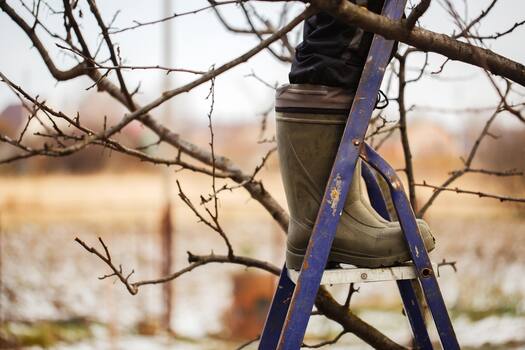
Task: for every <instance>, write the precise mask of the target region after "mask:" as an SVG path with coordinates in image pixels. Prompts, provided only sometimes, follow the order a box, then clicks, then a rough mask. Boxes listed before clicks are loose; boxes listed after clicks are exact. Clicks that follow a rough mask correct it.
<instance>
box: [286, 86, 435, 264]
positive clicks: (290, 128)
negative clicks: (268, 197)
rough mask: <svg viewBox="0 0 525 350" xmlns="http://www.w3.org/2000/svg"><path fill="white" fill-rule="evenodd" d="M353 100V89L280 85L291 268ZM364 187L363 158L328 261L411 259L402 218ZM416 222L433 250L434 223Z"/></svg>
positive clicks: (394, 261) (300, 254)
mask: <svg viewBox="0 0 525 350" xmlns="http://www.w3.org/2000/svg"><path fill="white" fill-rule="evenodd" d="M352 101H353V94H352V93H351V92H348V91H345V90H343V89H340V88H333V87H326V86H320V85H306V84H291V85H285V86H283V87H281V88H279V89H278V90H277V96H276V121H277V145H278V153H279V162H280V166H281V174H282V179H283V184H284V189H285V193H286V199H287V201H288V209H289V212H290V223H289V227H288V238H287V249H286V266H287V267H288V268H289V269H294V270H299V269H300V268H301V265H302V261H303V258H304V255H305V252H306V247H307V245H308V241H309V239H310V234H311V232H312V229H313V226H314V223H315V220H316V218H317V213H318V211H319V207H320V203H321V200H322V197H323V193H324V188H325V186H326V183H327V181H328V178H329V175H330V171H331V169H332V165H333V163H334V159H335V156H336V153H337V149H338V147H339V142H340V140H341V137H342V134H343V131H344V127H345V124H346V118H347V116H348V112H349V108H350V106H351V104H352ZM363 187H364V186H363V184H362V180H361V161H360V160H359V161H358V163H357V166H356V169H355V173H354V176H353V180H352V184H351V185H350V189H349V193H348V196H347V199H346V202H345V207H344V210H343V214H342V215H341V219H340V222H339V226H338V227H337V231H336V235H335V239H334V242H333V245H332V249H331V251H330V255H329V258H328V262H329V263H344V264H351V265H355V266H359V267H380V266H393V265H395V264H398V263H402V262H405V261H408V260H410V254H409V251H408V247H407V244H406V241H405V238H404V235H403V233H402V231H401V228H400V225H399V222H390V221H387V220H385V219H383V218H382V217H381V216H380V215H379V214H378V213H377V212H376V211H375V210H374V209H373V208H372V207H371V205H370V204H369V202H368V201H367V199H366V198H365V197H364V195H363V191H364V188H363ZM417 223H418V227H419V230H420V232H421V236H422V238H423V241H424V243H425V246H426V248H427V250H429V251H430V250H432V249H433V248H434V245H435V240H434V237H433V236H432V234H431V232H430V228H429V227H428V225H427V224H426V223H425V222H424V221H423V220H418V221H417Z"/></svg>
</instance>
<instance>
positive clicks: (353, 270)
mask: <svg viewBox="0 0 525 350" xmlns="http://www.w3.org/2000/svg"><path fill="white" fill-rule="evenodd" d="M432 267H433V268H434V271H436V277H439V269H438V265H437V264H436V263H432ZM299 273H300V271H296V270H288V277H289V278H290V279H291V280H292V281H293V282H294V283H297V280H298V279H299ZM413 279H417V272H416V269H415V267H414V264H403V265H398V266H391V267H379V268H373V269H370V268H360V267H353V266H352V265H342V268H339V269H329V270H325V271H324V273H323V277H322V278H321V283H320V284H323V285H333V284H349V283H366V282H384V281H399V280H413Z"/></svg>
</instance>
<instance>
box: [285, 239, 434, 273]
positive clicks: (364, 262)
mask: <svg viewBox="0 0 525 350" xmlns="http://www.w3.org/2000/svg"><path fill="white" fill-rule="evenodd" d="M424 243H425V246H426V247H427V250H428V251H429V252H430V251H432V250H434V247H435V242H434V240H433V239H432V240H428V241H425V242H424ZM298 251H299V252H300V253H298V252H294V251H291V250H290V249H289V248H287V249H286V268H287V269H289V270H300V269H301V265H302V264H303V259H304V255H305V253H306V249H305V250H298ZM410 258H411V257H410V253H409V252H408V251H407V252H406V253H405V254H398V255H391V256H385V257H367V256H359V255H353V254H348V253H343V252H338V251H333V250H332V251H331V252H330V255H329V256H328V262H327V264H330V263H335V264H348V265H354V266H357V267H367V268H377V267H390V266H395V265H398V264H401V263H404V262H407V261H409V260H410Z"/></svg>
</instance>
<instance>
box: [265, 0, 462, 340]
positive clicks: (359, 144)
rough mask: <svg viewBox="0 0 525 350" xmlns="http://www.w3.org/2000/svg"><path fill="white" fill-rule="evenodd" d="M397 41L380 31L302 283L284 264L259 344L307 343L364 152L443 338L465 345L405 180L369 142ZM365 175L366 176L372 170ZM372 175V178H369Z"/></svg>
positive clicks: (389, 2) (408, 299)
mask: <svg viewBox="0 0 525 350" xmlns="http://www.w3.org/2000/svg"><path fill="white" fill-rule="evenodd" d="M405 3H406V0H386V1H385V6H384V8H383V12H382V14H383V16H386V17H388V18H391V19H399V18H401V16H402V14H403V10H404V7H405ZM393 45H394V42H393V41H391V40H386V39H385V38H383V37H381V36H379V35H374V38H373V41H372V44H371V47H370V51H369V54H368V58H367V61H366V64H365V66H364V69H363V73H362V76H361V80H360V82H359V86H358V88H357V91H356V94H355V97H354V101H353V104H352V107H351V110H350V114H349V117H348V121H347V124H346V127H345V130H344V133H343V136H342V138H341V142H340V145H339V149H338V152H337V155H336V158H335V162H334V165H333V168H332V171H331V174H330V179H329V181H328V184H327V186H326V189H325V193H324V197H323V200H322V202H321V207H320V209H319V213H318V216H317V219H316V222H315V225H314V229H313V231H312V235H311V237H310V241H309V244H308V248H307V250H306V254H305V258H304V261H303V265H302V267H301V271H300V273H299V277H298V280H297V283H296V284H294V283H293V282H292V281H291V280H290V278H289V276H288V272H287V270H286V266H284V267H283V270H282V272H281V276H280V279H279V283H278V286H277V290H276V293H275V295H274V298H273V300H272V305H271V307H270V311H269V313H268V316H267V319H266V323H265V326H264V329H263V333H262V335H261V341H260V343H259V349H262V350H274V349H279V350H297V349H299V348H300V347H301V344H302V342H303V338H304V334H305V331H306V327H307V325H308V321H309V318H310V313H311V311H312V308H313V305H314V301H315V298H316V295H317V292H318V290H319V284H320V281H321V277H322V275H323V272H324V268H325V266H326V262H327V259H328V255H329V252H330V249H331V246H332V242H333V239H334V237H335V232H336V228H337V225H338V223H339V218H340V215H341V213H342V211H343V207H344V203H345V200H346V196H347V194H348V190H349V186H350V183H351V182H352V177H353V174H354V169H355V166H356V162H357V159H358V157H361V158H363V160H365V162H367V163H368V164H370V165H371V166H372V167H373V168H374V169H375V170H377V171H378V173H379V174H380V175H381V176H383V177H384V178H385V179H386V181H387V183H388V185H389V189H390V192H391V196H392V200H393V202H394V207H395V209H396V213H397V216H398V218H399V221H400V224H401V228H402V230H403V233H404V235H405V238H406V241H407V245H408V247H409V251H410V254H411V257H412V260H413V262H414V265H415V268H416V271H417V274H418V281H419V283H420V284H421V287H422V289H423V294H424V295H425V299H426V301H427V303H428V305H429V309H430V312H431V314H432V316H433V319H434V323H435V325H436V328H437V330H438V334H439V337H440V340H441V344H442V346H443V348H444V349H446V350H448V349H451V350H455V349H459V345H458V342H457V339H456V336H455V333H454V329H453V328H452V323H451V321H450V318H449V316H448V312H447V309H446V306H445V304H444V302H443V298H442V295H441V292H440V290H439V286H438V284H437V280H436V276H435V273H434V270H433V269H432V264H431V262H430V259H429V257H428V253H427V251H426V249H425V246H424V244H423V240H422V239H421V236H420V233H419V231H418V227H417V223H416V220H415V217H414V213H413V211H412V209H411V207H410V203H409V201H408V199H407V197H406V194H405V192H404V190H403V187H402V184H401V182H400V180H399V178H398V177H397V175H396V174H395V171H394V170H393V169H392V168H391V167H390V166H389V165H388V163H387V162H385V161H384V160H383V159H382V158H381V157H380V156H379V155H378V154H377V153H376V152H375V151H374V150H373V149H371V148H370V147H369V146H368V145H366V143H364V137H365V134H366V130H367V128H368V124H369V122H370V117H371V115H372V111H373V109H374V107H375V102H376V96H377V92H378V90H379V87H380V85H381V81H382V79H383V76H384V73H385V69H386V67H387V65H388V61H389V57H390V53H391V51H392V48H393ZM363 168H367V167H363ZM365 172H366V171H365ZM369 175H370V174H369ZM364 176H365V179H366V174H364ZM372 176H373V174H372ZM370 181H371V179H370V178H369V179H368V182H370ZM376 185H377V184H376ZM367 187H368V186H367ZM369 191H375V193H376V194H375V195H373V196H371V200H372V204H373V205H374V207H375V208H376V209H380V210H378V211H379V212H380V214H381V215H383V216H384V217H385V218H387V217H388V213H387V210H386V206H385V204H384V200H383V197H382V195H381V193H380V190H379V188H377V187H374V186H370V189H369ZM398 287H399V290H400V293H401V296H402V299H403V304H404V307H405V311H406V313H407V317H408V318H409V321H410V325H411V327H412V332H413V334H414V339H415V342H416V346H417V348H419V349H432V344H431V342H430V338H429V336H428V332H427V329H426V326H425V323H424V319H423V315H422V312H421V309H420V306H419V303H418V302H417V297H416V294H415V291H414V289H413V288H412V285H411V282H410V281H398Z"/></svg>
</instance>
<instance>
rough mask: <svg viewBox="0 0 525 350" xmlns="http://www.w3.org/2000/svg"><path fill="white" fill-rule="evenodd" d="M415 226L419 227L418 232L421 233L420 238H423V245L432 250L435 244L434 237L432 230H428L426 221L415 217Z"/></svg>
mask: <svg viewBox="0 0 525 350" xmlns="http://www.w3.org/2000/svg"><path fill="white" fill-rule="evenodd" d="M417 226H418V228H419V232H420V233H421V238H422V239H423V242H424V243H425V247H426V248H427V250H428V251H429V252H430V251H432V250H434V248H435V246H436V239H435V238H434V235H433V234H432V231H431V230H430V226H428V224H427V223H426V221H425V220H423V219H417Z"/></svg>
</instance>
